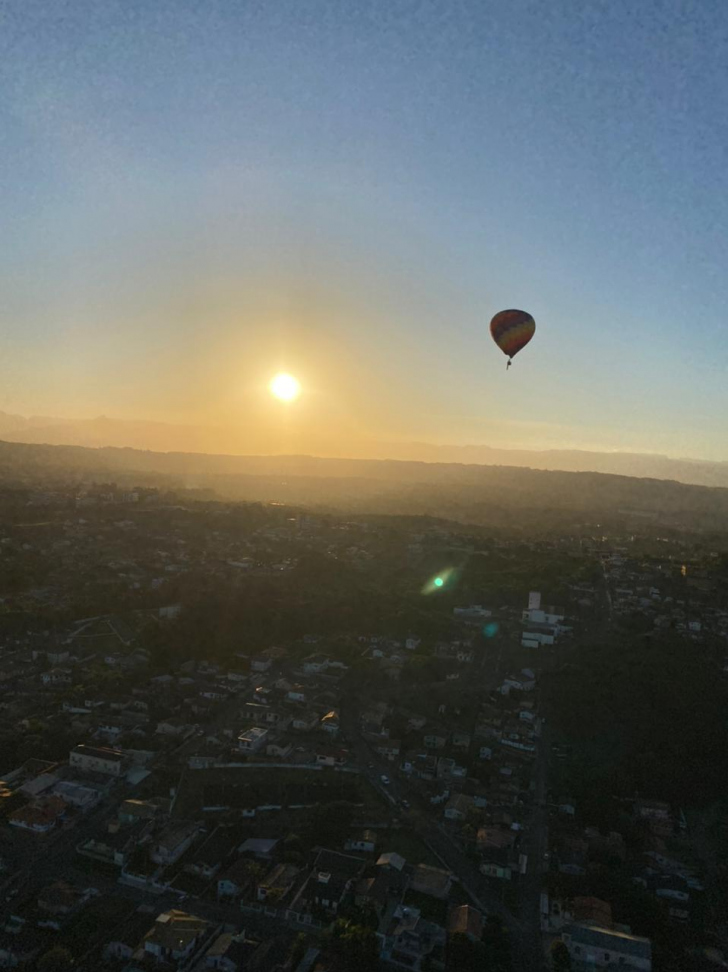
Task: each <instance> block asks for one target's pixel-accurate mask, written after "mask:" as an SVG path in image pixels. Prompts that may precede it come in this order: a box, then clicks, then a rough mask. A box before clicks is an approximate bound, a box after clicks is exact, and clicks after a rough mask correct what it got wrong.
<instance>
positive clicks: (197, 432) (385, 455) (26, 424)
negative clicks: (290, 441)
mask: <svg viewBox="0 0 728 972" xmlns="http://www.w3.org/2000/svg"><path fill="white" fill-rule="evenodd" d="M0 438H2V439H4V440H5V441H8V442H26V443H38V444H47V445H78V446H89V447H91V448H103V447H104V446H116V447H119V448H133V449H145V450H146V449H150V450H152V451H155V452H180V453H213V454H235V455H242V456H245V455H250V454H255V453H261V452H265V451H266V450H265V445H264V443H265V442H266V441H268V440H267V439H266V438H265V437H261V436H260V435H258V436H256V437H255V438H253V437H251V435H250V434H249V433H248V432H246V431H245V430H240V431H236V432H234V433H233V432H231V431H230V430H226V429H222V428H216V427H203V426H186V425H173V424H170V423H165V422H143V421H120V420H118V419H109V418H106V417H105V416H99V417H98V418H94V419H84V420H69V419H58V418H49V417H47V416H33V417H31V418H25V417H23V416H21V415H11V414H8V413H7V412H0ZM306 441H307V445H306V451H308V452H311V453H315V454H316V455H319V456H324V457H332V458H340V452H339V450H338V449H335V448H333V447H332V446H331V443H327V442H326V440H325V439H323V438H321V440H316V441H314V440H311V441H308V440H306ZM347 456H348V457H350V458H352V459H393V460H402V461H414V462H427V463H458V464H464V465H473V464H476V465H486V466H518V467H528V468H530V469H554V470H555V469H559V470H563V471H565V472H602V473H610V474H613V475H618V476H638V477H643V478H650V479H673V480H677V481H678V482H681V483H693V484H695V485H700V486H725V487H728V462H708V461H700V460H692V459H672V458H669V457H668V456H661V455H649V454H640V453H629V452H586V451H581V450H576V449H572V450H569V449H563V450H555V449H552V450H544V451H538V450H528V449H496V448H492V447H490V446H487V445H469V446H452V445H433V444H431V443H426V442H377V441H374V440H367V439H350V440H349V441H348V443H347Z"/></svg>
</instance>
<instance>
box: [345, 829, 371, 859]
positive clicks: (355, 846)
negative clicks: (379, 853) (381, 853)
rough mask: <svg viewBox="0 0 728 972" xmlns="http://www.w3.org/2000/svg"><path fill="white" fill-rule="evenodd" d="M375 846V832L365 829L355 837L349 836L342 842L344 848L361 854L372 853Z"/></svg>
mask: <svg viewBox="0 0 728 972" xmlns="http://www.w3.org/2000/svg"><path fill="white" fill-rule="evenodd" d="M376 846H377V835H376V833H375V832H374V831H373V830H365V831H363V832H362V833H361V834H359V835H357V836H356V837H349V839H348V840H347V841H346V843H345V844H344V850H349V851H359V852H360V853H362V854H373V853H374V851H375V850H376Z"/></svg>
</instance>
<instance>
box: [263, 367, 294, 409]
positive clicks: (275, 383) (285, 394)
mask: <svg viewBox="0 0 728 972" xmlns="http://www.w3.org/2000/svg"><path fill="white" fill-rule="evenodd" d="M268 388H269V390H270V393H271V395H273V396H275V397H276V398H278V399H280V401H282V402H292V401H294V400H295V399H296V398H298V396H299V395H300V394H301V385H300V382H299V381H298V379H297V378H294V377H293V375H287V374H285V373H283V372H281V374H279V375H276V376H275V378H273V379H271V383H270V384H269V385H268Z"/></svg>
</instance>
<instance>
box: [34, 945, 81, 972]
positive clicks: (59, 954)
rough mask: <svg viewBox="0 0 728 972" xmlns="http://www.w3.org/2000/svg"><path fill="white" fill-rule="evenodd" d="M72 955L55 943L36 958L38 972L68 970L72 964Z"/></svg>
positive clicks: (63, 971) (65, 971)
mask: <svg viewBox="0 0 728 972" xmlns="http://www.w3.org/2000/svg"><path fill="white" fill-rule="evenodd" d="M74 964H75V963H74V961H73V956H72V955H71V953H70V952H69V951H68V949H67V948H63V947H62V946H61V945H56V946H54V948H52V949H50V950H49V951H48V952H46V953H45V955H42V956H41V957H40V958H39V959H38V966H37V968H38V972H68V970H69V969H72V968H73V966H74Z"/></svg>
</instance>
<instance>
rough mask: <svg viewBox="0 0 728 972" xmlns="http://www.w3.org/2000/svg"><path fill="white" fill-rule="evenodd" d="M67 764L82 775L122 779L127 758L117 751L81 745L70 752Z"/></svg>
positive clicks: (127, 761)
mask: <svg viewBox="0 0 728 972" xmlns="http://www.w3.org/2000/svg"><path fill="white" fill-rule="evenodd" d="M69 763H70V764H71V766H74V767H75V768H76V769H79V770H81V771H82V772H84V773H103V774H104V775H106V776H116V777H122V776H123V775H124V773H125V772H126V769H127V766H128V763H129V758H128V756H126V755H125V753H122V752H120V751H119V750H118V749H105V748H102V747H96V746H84V745H83V743H81V744H80V745H79V746H75V747H74V748H73V749H72V750H71V753H70V756H69Z"/></svg>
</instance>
